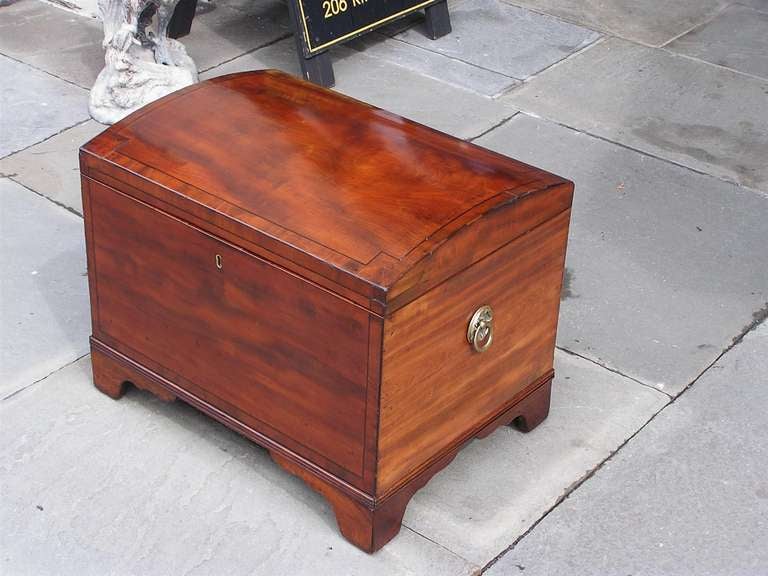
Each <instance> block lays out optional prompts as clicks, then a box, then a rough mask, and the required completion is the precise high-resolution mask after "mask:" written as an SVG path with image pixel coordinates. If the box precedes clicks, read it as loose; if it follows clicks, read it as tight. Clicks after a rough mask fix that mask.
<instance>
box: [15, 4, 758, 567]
mask: <svg viewBox="0 0 768 576" xmlns="http://www.w3.org/2000/svg"><path fill="white" fill-rule="evenodd" d="M628 5H631V8H627V7H626V6H628ZM451 13H452V20H453V25H454V32H453V33H452V34H451V35H449V36H447V37H444V38H442V39H440V40H438V41H430V40H427V39H426V38H425V36H424V34H423V31H422V24H421V21H420V19H419V18H411V19H409V20H407V21H406V22H404V23H398V24H396V25H393V26H390V27H388V28H385V29H383V30H382V31H380V32H377V33H374V34H371V35H369V36H367V37H365V38H364V39H360V40H356V41H353V42H351V43H349V44H348V45H345V46H342V47H339V48H336V49H334V50H333V52H332V55H333V59H334V68H335V72H336V77H337V87H336V89H337V90H339V91H340V92H343V93H346V94H349V95H351V96H354V97H356V98H359V99H361V100H365V101H367V102H370V103H372V104H375V105H377V106H380V107H383V108H387V109H389V110H392V111H394V112H396V113H399V114H402V115H404V116H407V117H410V118H413V119H415V120H417V121H419V122H422V123H425V124H428V125H430V126H433V127H435V128H437V129H439V130H442V131H445V132H448V133H450V134H453V135H455V136H458V137H460V138H464V139H467V140H471V141H474V142H476V143H477V144H479V145H482V146H486V147H489V148H492V149H494V150H498V151H500V152H502V153H504V154H507V155H510V156H513V157H515V158H519V159H521V160H523V161H525V162H528V163H531V164H535V165H537V166H540V167H542V168H545V169H548V170H551V171H554V172H556V173H558V174H561V175H563V176H565V177H568V178H570V179H572V180H574V181H575V183H576V196H575V202H574V210H573V221H572V227H571V236H570V241H569V252H568V259H567V263H566V265H567V273H566V286H565V289H564V291H563V295H562V306H561V318H560V330H559V334H558V351H557V353H556V358H555V360H556V366H555V368H556V371H557V379H556V382H555V385H554V388H553V399H552V402H553V404H552V410H551V413H550V416H549V418H548V419H547V421H546V422H545V423H544V424H542V425H541V426H540V427H539V428H538V429H536V430H535V431H534V432H532V433H531V434H528V435H522V434H520V433H518V432H516V431H515V430H513V429H509V428H505V429H500V430H498V431H496V432H495V433H494V434H492V435H491V436H490V437H488V438H486V439H484V440H481V441H475V442H474V443H472V444H471V445H470V446H469V447H468V448H467V449H466V450H464V451H463V452H462V453H461V454H460V455H459V456H458V457H457V458H456V460H455V461H454V462H453V463H452V464H451V465H450V466H449V467H448V468H446V469H445V470H444V471H442V472H441V473H440V474H438V476H436V477H435V478H434V479H433V481H432V482H431V483H430V484H428V485H427V487H426V488H424V489H423V490H422V491H421V492H419V493H418V494H417V495H416V497H415V498H414V499H413V501H412V502H411V504H410V506H409V508H408V510H407V512H406V516H405V520H404V527H403V529H402V531H401V533H400V535H399V536H398V537H397V538H395V539H394V540H393V541H392V542H391V543H390V544H389V545H388V546H386V547H385V548H384V549H383V550H382V551H381V552H379V553H377V554H376V555H373V556H368V555H366V554H364V553H362V552H360V551H359V550H357V549H355V548H354V547H352V546H351V545H350V544H348V543H347V542H346V541H345V540H344V539H343V538H342V537H341V536H340V535H339V533H338V530H337V528H336V526H335V520H334V518H333V514H332V513H331V510H330V508H329V506H328V505H327V503H326V502H325V501H324V500H323V499H322V498H321V497H320V496H318V495H316V494H315V493H314V492H313V491H312V490H310V489H309V488H308V487H307V486H305V485H304V484H303V483H302V482H301V481H299V480H297V479H295V478H294V477H292V476H290V475H288V474H287V473H285V472H283V471H282V470H281V469H279V468H278V467H277V466H276V465H275V464H273V463H272V461H271V460H270V459H269V457H268V456H267V454H266V453H265V452H264V451H263V450H261V449H260V448H258V447H257V446H254V445H253V444H251V443H250V442H247V441H245V440H243V439H242V438H240V437H239V436H237V435H236V434H234V433H232V432H230V431H228V430H227V429H225V428H224V427H222V426H220V425H218V424H217V423H215V422H212V421H211V420H210V419H208V418H206V417H204V416H202V415H201V414H199V413H197V412H196V411H195V410H193V409H191V408H190V407H188V406H185V405H182V404H181V403H174V404H163V403H161V402H159V401H157V400H155V399H154V398H152V397H151V396H149V395H147V394H145V393H143V392H140V391H136V390H131V391H130V392H129V393H128V394H127V395H126V397H125V398H123V399H122V400H121V401H119V402H115V401H113V400H110V399H109V398H107V397H106V396H104V395H102V394H100V393H99V392H97V391H96V390H95V389H94V388H93V386H92V383H91V374H90V358H89V357H88V356H87V353H88V342H87V339H88V335H89V333H90V318H89V306H88V289H87V279H86V275H85V273H86V268H85V255H84V248H83V244H84V242H83V230H82V217H81V214H82V206H81V203H80V191H79V174H78V164H77V153H76V152H77V148H78V147H79V146H80V145H81V144H82V143H84V142H85V141H86V140H88V139H89V138H90V137H92V136H93V135H95V134H97V133H98V132H99V131H100V130H101V129H103V127H102V126H100V125H98V124H97V123H95V122H94V121H92V120H90V119H89V116H88V112H87V107H86V106H87V97H88V89H89V87H90V85H91V84H92V82H93V81H94V79H95V78H96V75H97V74H98V72H99V70H100V68H101V66H102V62H103V54H102V48H101V28H100V23H99V22H98V21H96V20H94V19H92V18H88V17H86V16H82V15H79V14H77V13H75V12H73V11H70V10H64V9H61V8H59V7H57V6H54V5H51V4H48V3H44V2H42V1H41V0H19V1H17V2H15V3H13V4H11V5H10V6H5V7H2V8H0V210H1V212H0V237H1V239H2V240H1V241H2V254H3V269H2V274H1V275H0V291H1V292H0V295H1V297H2V298H1V302H0V313H1V314H2V317H1V318H0V330H1V331H2V342H1V343H0V399H2V400H0V437H1V438H2V443H1V444H0V482H1V484H0V489H1V490H2V497H1V498H0V526H2V533H1V534H2V536H1V537H0V538H1V540H0V573H2V574H8V575H11V576H15V575H21V574H34V575H37V574H46V575H47V574H51V575H53V574H55V575H77V576H80V575H88V574H93V575H99V576H103V575H105V574H113V575H118V576H122V575H134V574H135V575H142V576H144V575H158V576H160V575H176V574H185V575H202V574H211V575H219V574H228V575H239V574H270V575H271V574H311V575H316V574H334V575H336V574H360V575H365V576H368V575H379V574H392V575H395V574H398V575H399V574H414V575H422V574H437V575H441V576H442V575H446V576H448V575H454V574H455V575H459V574H477V573H480V572H483V571H487V573H488V574H493V575H499V574H504V575H514V574H520V573H522V572H523V571H524V572H525V573H526V574H582V573H583V574H601V575H604V574H723V573H731V574H765V573H768V556H766V553H765V550H768V526H767V525H766V523H768V483H766V482H767V480H766V479H767V478H768V464H766V462H768V453H766V446H768V427H767V426H766V424H765V416H764V415H765V414H766V412H768V395H767V394H766V391H768V364H766V359H768V330H767V329H766V326H767V325H768V324H766V322H765V318H766V316H768V0H744V1H742V2H731V1H729V0H681V1H680V2H674V3H667V2H659V1H658V0H637V1H636V2H631V3H623V2H618V1H616V2H599V3H596V2H591V1H589V0H458V1H456V2H452V3H451ZM43 39H44V41H43ZM183 42H184V43H185V45H186V46H187V49H188V52H189V53H190V55H191V56H192V57H193V58H194V59H195V61H196V62H197V64H198V66H199V67H200V70H201V72H202V74H201V76H202V77H203V78H208V77H214V76H217V75H220V74H224V73H229V72H234V71H240V70H249V69H255V68H265V67H269V68H280V69H283V70H286V71H288V72H292V73H297V72H298V66H297V63H296V61H295V53H294V50H293V40H292V39H291V38H290V36H289V28H288V14H287V8H286V7H285V5H284V4H283V2H282V1H280V0H274V1H269V0H249V1H247V2H246V1H245V0H219V1H218V2H217V7H216V9H215V10H213V11H212V12H210V13H207V14H204V15H201V16H199V17H198V18H197V19H196V20H195V22H194V24H193V28H192V34H191V35H190V36H189V37H187V38H184V39H183Z"/></svg>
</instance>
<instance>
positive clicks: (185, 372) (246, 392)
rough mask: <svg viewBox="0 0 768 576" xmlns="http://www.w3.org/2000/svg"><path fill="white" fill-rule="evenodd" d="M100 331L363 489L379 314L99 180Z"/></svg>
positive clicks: (94, 235) (94, 209)
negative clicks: (371, 351)
mask: <svg viewBox="0 0 768 576" xmlns="http://www.w3.org/2000/svg"><path fill="white" fill-rule="evenodd" d="M89 189H90V192H89V201H88V204H89V211H90V218H89V222H90V223H91V226H92V229H91V230H90V234H91V242H92V244H93V246H94V251H93V262H92V263H91V265H92V266H93V268H94V269H93V270H92V275H93V278H94V279H95V297H96V306H95V310H94V312H95V313H94V324H95V326H94V334H95V335H96V336H97V337H99V338H101V339H104V340H106V341H108V342H110V343H112V344H113V345H114V346H115V347H117V348H119V349H120V350H121V351H123V352H124V353H126V354H128V355H130V356H131V357H134V358H135V357H140V358H145V359H147V360H148V361H151V362H152V363H153V364H154V365H157V366H158V371H160V372H161V373H163V375H164V376H165V377H166V378H168V379H169V380H171V381H178V380H179V379H182V380H183V381H184V382H185V386H186V387H188V388H190V389H191V390H192V391H193V392H195V393H196V394H198V395H200V396H202V397H204V398H206V399H207V400H208V401H209V402H211V403H212V404H214V405H215V406H217V407H218V408H220V409H223V410H225V411H227V412H228V413H231V414H234V415H236V416H237V417H238V418H239V419H241V420H242V421H243V422H245V423H247V424H248V425H251V426H253V427H255V428H256V429H258V430H261V431H262V432H264V433H267V434H269V435H270V436H275V437H279V438H281V440H283V441H284V442H285V444H286V445H288V446H290V447H291V448H292V449H294V450H295V451H297V452H298V453H300V454H303V455H304V456H306V457H308V458H310V459H311V460H313V461H315V462H318V463H320V464H321V465H323V466H324V467H326V468H328V469H331V470H333V471H334V472H336V473H337V474H339V475H340V476H342V477H345V478H346V479H347V480H348V481H350V482H351V483H354V484H360V482H359V479H360V478H362V476H363V462H364V436H365V425H366V386H367V363H368V333H369V313H368V312H367V311H366V310H364V309H362V308H360V307H358V306H356V305H354V304H352V303H350V302H348V301H346V300H344V299H342V298H340V297H338V296H336V295H334V294H332V293H330V292H328V291H326V290H324V289H322V288H320V287H318V286H316V285H314V284H312V283H310V282H308V281H307V280H305V279H302V278H300V277H297V276H295V275H293V274H291V273H289V272H287V271H285V270H283V269H281V268H279V267H277V266H275V265H273V264H271V263H270V262H267V261H265V260H262V259H260V258H257V257H255V256H253V255H251V254H249V253H247V252H244V251H243V250H241V249H239V248H237V247H235V246H232V245H231V244H228V243H226V242H223V241H221V240H219V239H217V238H216V237H214V236H211V235H208V234H206V233H204V232H202V231H200V230H198V229H196V228H194V227H193V226H190V225H188V224H186V223H184V222H182V221H180V220H177V219H175V218H172V217H170V216H168V215H167V214H165V213H163V212H161V211H159V210H157V209H155V208H153V207H150V206H148V205H146V204H143V203H141V202H139V201H137V200H134V199H132V198H130V197H128V196H125V195H123V194H122V193H120V192H118V191H115V190H112V189H110V188H108V187H106V186H103V185H100V184H98V183H95V182H90V184H89Z"/></svg>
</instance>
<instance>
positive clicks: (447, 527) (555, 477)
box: [404, 351, 669, 565]
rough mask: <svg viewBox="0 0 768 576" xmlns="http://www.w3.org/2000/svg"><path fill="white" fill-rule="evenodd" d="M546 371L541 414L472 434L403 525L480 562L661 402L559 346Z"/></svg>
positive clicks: (543, 510) (538, 514) (638, 386)
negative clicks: (530, 425)
mask: <svg viewBox="0 0 768 576" xmlns="http://www.w3.org/2000/svg"><path fill="white" fill-rule="evenodd" d="M555 372H556V375H557V376H556V379H555V382H554V384H553V388H552V405H551V408H550V414H549V417H548V418H547V420H545V421H544V422H543V423H542V424H541V425H540V426H539V427H538V428H536V429H535V430H534V431H533V432H530V433H528V434H523V433H522V432H518V431H517V430H515V429H513V428H508V427H507V428H499V429H498V430H496V432H494V433H493V434H492V435H491V436H489V437H488V438H486V439H483V440H475V441H474V442H473V443H472V444H471V445H470V446H468V447H466V448H465V449H464V450H463V451H462V452H461V453H460V454H459V455H458V456H457V458H456V459H455V460H454V461H453V462H452V463H451V464H450V465H449V466H448V467H447V468H446V469H445V470H443V471H442V472H440V474H438V475H437V476H436V477H435V478H434V479H433V480H432V482H430V483H429V484H428V485H427V486H426V487H425V488H424V489H423V490H422V491H421V492H419V493H417V494H416V496H415V497H414V499H413V500H412V501H411V504H410V506H409V507H408V509H407V510H406V514H405V520H404V523H405V524H406V525H407V526H409V527H411V528H413V529H414V530H415V531H417V532H418V533H420V534H423V535H424V536H426V537H428V538H429V539H430V540H433V541H435V542H439V543H440V544H441V545H443V546H446V547H447V548H449V549H450V550H453V551H454V552H456V553H458V554H459V555H461V556H462V557H464V558H467V559H468V560H470V561H471V562H474V563H476V564H479V565H484V564H486V563H488V562H489V561H490V560H492V559H493V558H494V557H495V556H496V555H497V554H499V553H500V552H501V551H503V550H504V549H505V548H506V547H507V546H509V545H510V544H511V543H512V542H514V541H515V539H517V538H518V537H519V536H521V535H522V534H523V533H524V532H525V531H526V530H527V529H528V528H529V527H530V526H531V525H532V524H533V523H534V522H535V521H536V520H537V519H538V518H540V517H541V516H542V515H543V514H544V513H546V511H547V510H549V508H550V507H552V506H553V505H554V504H555V503H556V502H557V500H558V498H560V497H561V496H562V495H563V494H564V493H565V492H566V491H567V490H568V489H569V488H570V487H571V486H572V485H573V484H574V483H575V482H577V481H578V480H579V479H581V478H583V477H584V476H585V475H586V474H588V473H589V472H590V470H592V469H593V468H594V467H595V466H597V465H598V464H599V463H600V462H601V461H603V460H604V459H605V458H607V457H608V456H609V455H610V454H611V452H613V451H614V450H615V449H616V448H618V446H620V445H621V444H622V443H623V442H624V441H625V440H626V439H627V438H629V437H630V436H631V435H632V434H633V433H634V432H635V431H636V430H637V429H638V428H640V427H641V426H642V425H643V424H645V423H646V422H647V421H648V420H649V419H650V418H651V417H652V416H653V414H655V413H656V412H658V411H659V410H661V408H662V407H663V406H664V405H665V404H666V403H667V402H668V401H669V399H668V397H667V396H665V395H664V394H661V393H659V392H656V391H655V390H653V389H651V388H648V387H646V386H643V385H641V384H638V383H636V382H633V381H632V380H629V379H627V378H623V377H621V376H619V375H618V374H614V373H612V372H609V371H608V370H605V369H604V368H601V367H599V366H597V365H595V364H594V363H592V362H589V361H587V360H584V359H582V358H578V357H576V356H573V355H570V354H566V353H564V352H560V351H558V352H557V354H556V356H555Z"/></svg>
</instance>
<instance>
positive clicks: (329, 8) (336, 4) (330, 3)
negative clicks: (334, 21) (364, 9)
mask: <svg viewBox="0 0 768 576" xmlns="http://www.w3.org/2000/svg"><path fill="white" fill-rule="evenodd" d="M367 1H368V0H350V2H351V3H352V6H353V7H354V6H362V5H363V4H365V3H366V2H367ZM348 7H349V4H348V3H347V0H323V10H324V11H325V12H324V13H323V15H324V17H325V18H331V17H333V16H336V15H337V14H341V13H342V12H346V10H347V8H348Z"/></svg>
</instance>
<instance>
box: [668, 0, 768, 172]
mask: <svg viewBox="0 0 768 576" xmlns="http://www.w3.org/2000/svg"><path fill="white" fill-rule="evenodd" d="M667 48H669V49H670V50H673V51H675V52H679V53H681V54H686V55H687V56H692V57H694V58H699V59H701V60H706V61H707V62H712V63H713V64H719V65H720V66H726V67H728V68H733V69H734V70H739V71H740V72H746V73H747V74H754V75H755V76H761V77H763V78H768V12H760V11H758V10H753V9H750V8H747V7H745V6H739V5H734V6H730V7H729V8H727V9H726V10H725V11H724V12H722V13H721V14H720V15H719V16H718V17H717V18H715V19H714V20H712V21H711V22H709V23H708V24H706V25H704V26H702V27H700V28H696V29H695V30H693V31H692V32H689V33H688V34H686V35H685V36H682V37H681V38H678V39H677V40H675V41H674V42H672V43H671V44H669V45H668V46H667ZM766 158H767V159H768V153H766Z"/></svg>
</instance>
